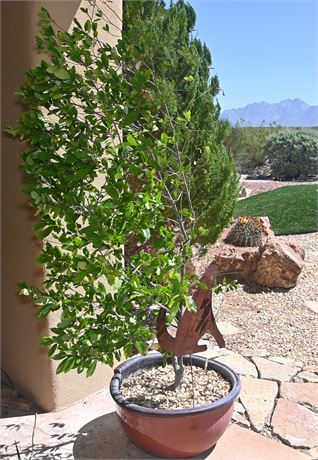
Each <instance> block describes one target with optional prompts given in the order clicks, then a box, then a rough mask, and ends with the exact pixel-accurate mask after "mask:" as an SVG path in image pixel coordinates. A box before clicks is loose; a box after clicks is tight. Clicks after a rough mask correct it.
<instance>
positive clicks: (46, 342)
mask: <svg viewBox="0 0 318 460" xmlns="http://www.w3.org/2000/svg"><path fill="white" fill-rule="evenodd" d="M51 343H52V337H41V340H40V345H41V347H48V346H49V345H51Z"/></svg>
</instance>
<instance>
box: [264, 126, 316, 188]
mask: <svg viewBox="0 0 318 460" xmlns="http://www.w3.org/2000/svg"><path fill="white" fill-rule="evenodd" d="M264 151H265V155H266V156H267V158H268V159H269V161H270V164H271V171H272V175H273V176H274V177H276V178H277V179H285V178H299V177H309V176H313V175H315V174H316V173H317V153H318V134H317V132H316V131H313V130H308V129H300V130H284V131H280V132H278V133H276V134H272V135H271V136H269V137H268V139H267V141H266V144H265V147H264Z"/></svg>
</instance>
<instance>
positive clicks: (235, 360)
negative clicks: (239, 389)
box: [216, 353, 258, 377]
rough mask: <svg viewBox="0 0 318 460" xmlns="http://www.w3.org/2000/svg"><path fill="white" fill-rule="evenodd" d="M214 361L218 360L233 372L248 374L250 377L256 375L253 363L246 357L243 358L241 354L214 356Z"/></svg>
mask: <svg viewBox="0 0 318 460" xmlns="http://www.w3.org/2000/svg"><path fill="white" fill-rule="evenodd" d="M216 361H220V362H221V363H224V364H226V365H228V366H230V367H231V368H232V369H233V370H234V371H235V372H237V373H238V374H240V375H248V376H250V377H257V376H258V374H257V370H256V367H255V366H254V364H253V363H251V362H250V361H249V360H248V359H246V358H243V356H241V355H239V354H238V353H235V354H233V355H228V356H219V357H218V358H216Z"/></svg>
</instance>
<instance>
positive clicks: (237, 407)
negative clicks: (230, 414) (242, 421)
mask: <svg viewBox="0 0 318 460" xmlns="http://www.w3.org/2000/svg"><path fill="white" fill-rule="evenodd" d="M234 412H238V413H239V414H244V413H245V409H244V406H243V405H242V404H241V403H239V402H238V401H235V402H234Z"/></svg>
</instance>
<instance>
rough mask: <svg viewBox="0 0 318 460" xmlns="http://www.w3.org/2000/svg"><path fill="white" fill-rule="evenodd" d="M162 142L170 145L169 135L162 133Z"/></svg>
mask: <svg viewBox="0 0 318 460" xmlns="http://www.w3.org/2000/svg"><path fill="white" fill-rule="evenodd" d="M160 140H161V142H162V143H163V144H167V143H168V135H167V134H166V133H162V134H161V136H160Z"/></svg>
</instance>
